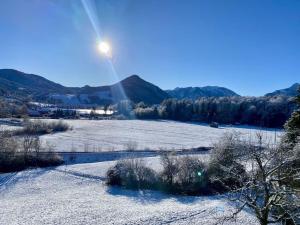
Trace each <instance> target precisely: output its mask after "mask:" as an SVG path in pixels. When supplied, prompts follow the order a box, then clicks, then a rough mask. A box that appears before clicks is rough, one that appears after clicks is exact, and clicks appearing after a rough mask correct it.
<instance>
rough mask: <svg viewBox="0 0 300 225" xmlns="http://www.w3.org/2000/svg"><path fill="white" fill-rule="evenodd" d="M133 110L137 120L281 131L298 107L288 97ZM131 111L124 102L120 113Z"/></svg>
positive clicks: (189, 102) (208, 99) (211, 100)
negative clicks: (235, 125) (273, 128)
mask: <svg viewBox="0 0 300 225" xmlns="http://www.w3.org/2000/svg"><path fill="white" fill-rule="evenodd" d="M125 105H126V104H125ZM131 107H132V110H131V111H132V112H131V115H132V116H135V117H136V118H138V119H171V120H178V121H197V122H206V123H211V122H218V123H222V124H248V125H255V126H263V127H282V126H283V125H284V123H285V122H286V120H287V119H288V118H289V117H290V115H291V113H292V112H293V110H294V109H295V103H294V101H293V98H291V97H287V96H273V97H204V98H199V99H198V100H195V101H193V100H188V99H183V100H178V99H167V100H164V101H163V102H162V103H161V104H160V105H157V106H147V105H145V104H143V103H139V104H136V105H135V106H131ZM129 109H130V106H127V107H125V106H124V102H123V103H122V107H121V108H118V109H117V110H119V112H121V113H123V112H124V111H126V110H129ZM123 114H124V115H125V114H126V113H123ZM127 115H128V113H127Z"/></svg>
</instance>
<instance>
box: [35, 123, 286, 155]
mask: <svg viewBox="0 0 300 225" xmlns="http://www.w3.org/2000/svg"><path fill="white" fill-rule="evenodd" d="M65 122H66V123H68V124H69V125H70V126H71V127H72V128H73V129H72V130H68V131H66V132H63V133H56V134H49V135H44V136H42V137H41V139H42V140H43V141H45V142H48V143H49V144H51V145H54V148H55V150H57V151H81V152H83V151H112V150H126V149H127V148H128V144H129V143H133V142H135V143H136V150H145V149H151V150H159V149H168V150H171V149H182V148H184V149H188V148H196V147H208V146H211V145H212V143H213V142H215V141H217V140H218V139H219V138H221V137H222V136H223V134H224V133H225V132H232V131H236V132H240V133H241V134H242V135H244V136H247V137H248V136H254V135H255V133H256V132H258V131H259V132H262V133H263V135H264V136H265V137H266V138H265V140H267V141H269V142H271V143H274V141H275V140H277V141H278V140H279V138H280V134H281V131H278V130H277V131H275V130H274V129H273V130H272V129H262V130H261V129H259V128H255V127H247V126H236V127H231V126H221V127H220V128H212V127H209V126H208V125H206V124H196V123H181V122H175V121H145V120H65ZM275 136H276V139H275Z"/></svg>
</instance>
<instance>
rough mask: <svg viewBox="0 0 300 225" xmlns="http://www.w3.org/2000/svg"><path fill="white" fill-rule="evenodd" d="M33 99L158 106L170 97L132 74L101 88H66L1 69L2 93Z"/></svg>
mask: <svg viewBox="0 0 300 225" xmlns="http://www.w3.org/2000/svg"><path fill="white" fill-rule="evenodd" d="M1 93H5V94H6V95H10V96H31V98H32V99H33V100H36V101H44V102H52V103H57V104H58V103H61V104H67V105H83V104H111V103H113V102H116V101H119V100H122V99H126V96H127V98H128V99H130V100H132V101H133V102H135V103H137V102H141V101H143V102H144V103H146V104H158V103H160V102H161V101H163V100H164V99H166V98H168V97H169V95H168V94H167V93H166V92H165V91H163V90H161V89H160V88H159V87H157V86H155V85H153V84H151V83H149V82H147V81H145V80H143V79H142V78H140V77H139V76H137V75H132V76H130V77H127V78H125V79H124V80H122V81H120V82H118V83H116V84H113V85H107V86H99V87H91V86H88V85H86V86H84V87H65V86H63V85H60V84H57V83H54V82H52V81H50V80H47V79H45V78H43V77H41V76H38V75H34V74H26V73H23V72H20V71H17V70H13V69H0V94H1Z"/></svg>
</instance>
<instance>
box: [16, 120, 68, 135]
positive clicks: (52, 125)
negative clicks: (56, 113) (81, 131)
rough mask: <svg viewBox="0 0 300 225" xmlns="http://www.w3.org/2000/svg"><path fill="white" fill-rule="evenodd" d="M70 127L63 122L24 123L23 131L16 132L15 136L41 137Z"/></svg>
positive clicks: (38, 121) (34, 121)
mask: <svg viewBox="0 0 300 225" xmlns="http://www.w3.org/2000/svg"><path fill="white" fill-rule="evenodd" d="M69 129H71V127H70V126H69V125H68V124H67V123H65V122H63V121H61V120H60V121H53V122H44V121H41V120H33V121H25V122H24V127H23V129H20V130H16V131H15V134H16V135H43V134H50V133H55V132H64V131H67V130H69Z"/></svg>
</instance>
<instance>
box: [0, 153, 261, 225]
mask: <svg viewBox="0 0 300 225" xmlns="http://www.w3.org/2000/svg"><path fill="white" fill-rule="evenodd" d="M146 160H147V162H148V164H149V165H152V167H155V168H157V162H158V158H157V157H154V158H147V159H146ZM112 164H113V162H112V161H108V162H98V163H87V164H76V165H69V166H60V167H57V168H46V169H35V170H26V171H22V172H18V173H10V174H3V175H0V199H1V201H0V209H1V210H0V224H1V225H2V224H3V225H6V224H10V225H17V224H27V225H33V224H34V225H36V224H49V225H50V224H51V225H52V224H53V225H54V224H60V225H64V224H66V225H69V224H72V225H75V224H86V225H89V224H207V225H210V224H213V223H214V222H216V220H217V218H219V216H220V215H224V214H226V213H228V212H229V210H232V209H233V206H232V205H231V204H230V203H229V202H227V200H226V199H225V198H224V197H222V196H212V197H186V196H171V195H167V194H163V193H160V192H155V191H145V192H141V191H131V190H124V189H121V188H117V187H113V188H109V187H107V186H106V185H105V184H104V177H105V172H106V171H107V168H108V167H109V166H110V165H112ZM225 224H232V223H225ZM237 224H247V225H252V224H258V223H257V221H256V219H255V217H254V216H253V215H252V214H250V213H249V212H246V211H243V212H242V213H241V214H240V216H239V220H238V222H237Z"/></svg>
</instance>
